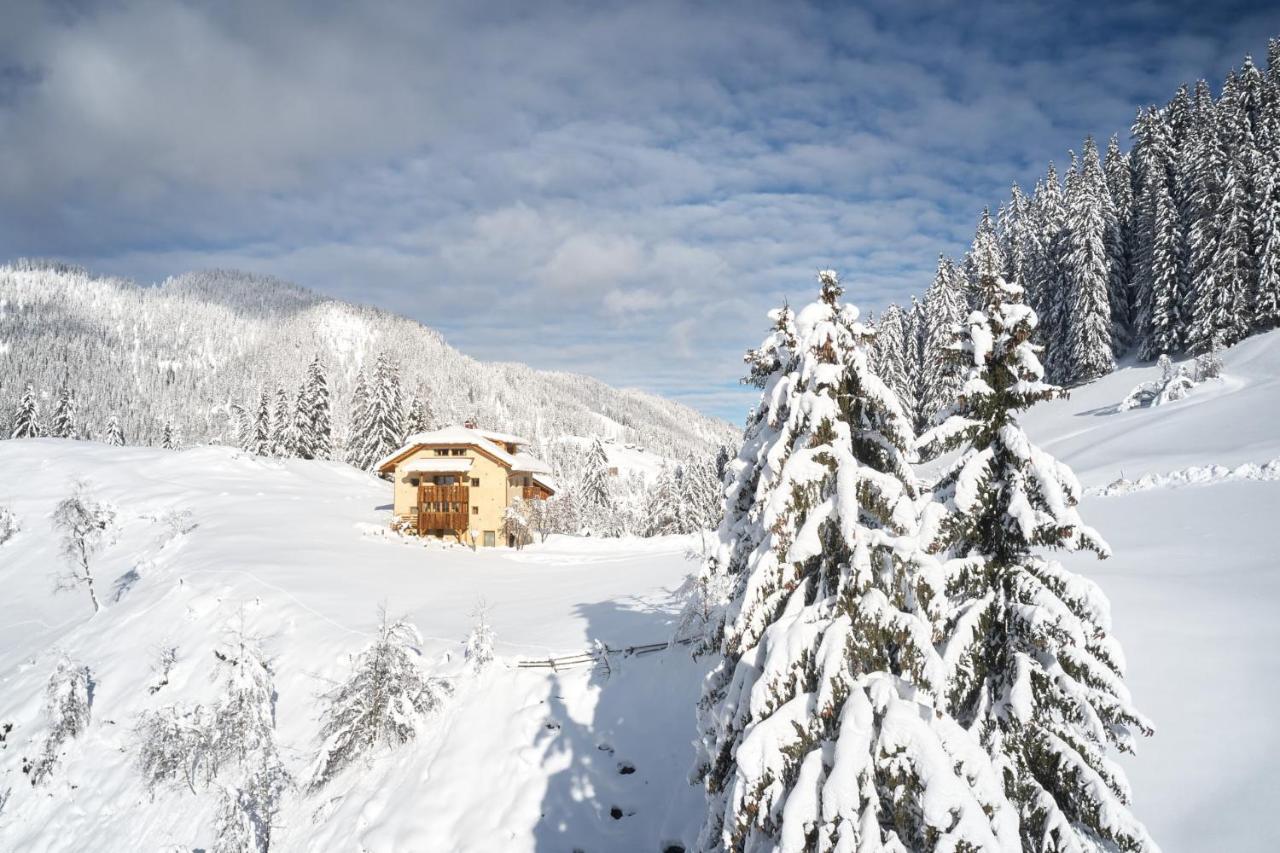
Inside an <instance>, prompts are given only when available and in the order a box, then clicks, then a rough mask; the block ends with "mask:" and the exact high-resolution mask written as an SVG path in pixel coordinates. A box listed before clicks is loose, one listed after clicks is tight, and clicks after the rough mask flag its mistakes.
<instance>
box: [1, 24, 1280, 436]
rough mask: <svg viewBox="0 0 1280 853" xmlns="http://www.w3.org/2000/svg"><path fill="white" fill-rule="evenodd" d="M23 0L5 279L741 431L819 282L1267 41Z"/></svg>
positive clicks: (1189, 27)
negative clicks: (428, 356) (292, 309)
mask: <svg viewBox="0 0 1280 853" xmlns="http://www.w3.org/2000/svg"><path fill="white" fill-rule="evenodd" d="M0 7H3V26H0V140H2V142H3V144H2V146H0V259H14V258H18V257H44V258H58V259H62V260H66V261H70V262H73V263H78V264H81V265H84V266H86V267H87V268H89V269H90V270H91V271H93V272H95V273H103V274H112V275H122V276H127V277H129V278H133V279H135V280H138V281H140V282H144V283H152V282H159V281H162V280H163V279H164V278H166V277H167V276H170V275H176V274H180V273H182V272H186V271H190V270H196V269H206V268H211V267H221V268H234V269H242V270H246V271H249V272H254V273H260V274H268V275H274V276H278V277H280V278H283V279H287V280H289V281H292V282H295V283H297V284H300V285H303V286H305V287H308V288H311V289H314V290H317V291H319V292H321V293H323V294H325V295H329V296H333V297H336V298H341V299H346V300H350V301H356V302H362V303H367V304H372V305H376V306H378V307H381V308H384V309H387V310H390V311H394V312H396V313H400V314H404V315H406V316H409V317H412V318H414V319H416V320H419V321H421V322H423V323H425V324H427V325H429V326H432V327H434V328H437V329H439V330H440V331H442V332H443V333H444V335H445V337H446V338H447V339H448V340H449V341H450V343H452V344H453V345H454V346H456V347H458V348H459V349H461V350H462V351H463V352H466V353H468V354H470V355H474V356H477V357H480V358H484V359H495V360H512V361H522V362H526V363H528V364H530V365H533V366H534V367H539V368H546V369H555V370H568V371H574V372H579V373H586V374H590V375H592V376H596V377H598V378H600V379H602V380H604V381H606V382H609V383H611V384H614V385H618V386H624V387H636V388H641V389H644V390H647V391H652V392H655V393H659V394H663V395H665V396H669V397H672V398H675V399H679V400H682V401H684V402H686V403H688V404H690V405H692V406H695V407H697V408H699V409H701V410H703V411H705V412H708V413H710V414H715V415H720V416H722V417H724V418H726V419H728V420H730V421H733V422H736V423H737V422H741V420H742V417H743V415H744V413H745V411H746V409H747V408H748V407H749V406H750V405H751V403H752V401H753V395H752V389H750V388H744V387H742V386H741V385H740V383H739V378H740V377H741V375H742V372H743V370H742V352H743V351H744V350H745V349H746V348H747V347H750V346H753V345H755V344H756V343H758V342H759V340H760V338H761V337H762V336H763V334H764V333H765V331H766V330H767V326H768V321H767V318H766V313H767V312H768V310H769V309H770V308H772V307H774V306H776V305H779V304H781V303H782V302H783V301H784V300H787V301H790V302H791V303H792V304H796V303H802V302H805V301H808V300H810V299H812V298H813V296H814V295H815V294H816V271H817V270H819V269H825V268H833V269H836V270H838V271H839V272H840V274H841V276H842V278H843V279H844V281H845V283H846V287H847V292H846V297H847V299H849V300H850V301H852V302H854V303H856V304H858V305H859V306H861V307H862V308H863V309H864V310H872V311H877V312H878V311H879V310H881V309H882V308H883V306H884V305H886V304H887V303H889V302H891V301H905V300H908V299H909V298H910V295H911V294H913V293H920V292H922V291H923V290H924V289H925V288H926V287H927V286H928V284H929V282H930V281H931V279H932V276H933V271H934V269H935V267H936V264H937V258H938V255H939V254H940V253H946V254H948V255H952V256H959V255H961V254H962V253H963V252H964V250H965V248H966V247H967V244H968V242H969V240H970V239H971V237H972V233H973V228H974V225H975V223H976V220H977V217H978V215H979V213H980V212H981V210H982V208H983V206H984V205H991V206H993V207H994V206H995V205H997V204H999V202H1000V201H1001V200H1002V199H1003V198H1005V197H1007V194H1008V188H1009V185H1010V183H1011V182H1012V181H1015V180H1016V181H1018V182H1019V183H1020V184H1022V185H1023V186H1024V187H1030V186H1031V185H1033V184H1034V182H1035V179H1036V177H1037V176H1038V175H1039V174H1040V173H1042V172H1043V170H1044V168H1045V166H1046V165H1047V163H1048V162H1049V161H1050V160H1056V161H1057V162H1058V163H1059V164H1064V163H1065V162H1066V160H1067V158H1068V154H1067V152H1068V150H1069V149H1072V148H1074V149H1076V150H1079V148H1080V145H1081V141H1082V140H1083V138H1084V137H1085V135H1086V134H1093V135H1095V136H1097V137H1099V138H1100V139H1101V140H1105V139H1106V138H1107V137H1109V136H1110V135H1111V134H1112V133H1115V132H1120V133H1121V139H1122V142H1124V141H1125V136H1126V134H1127V129H1128V127H1129V126H1130V124H1131V123H1132V119H1133V116H1134V113H1135V111H1136V109H1137V108H1138V107H1139V106H1141V105H1144V104H1150V103H1164V102H1166V101H1167V100H1168V99H1169V97H1170V96H1172V95H1173V93H1174V91H1175V90H1176V88H1177V86H1178V85H1179V84H1181V83H1183V82H1187V83H1191V82H1194V81H1195V80H1196V79H1197V78H1200V77H1204V78H1206V79H1208V80H1209V81H1210V82H1211V83H1212V84H1213V86H1214V89H1215V91H1216V90H1217V88H1218V87H1219V86H1220V85H1221V81H1222V79H1223V77H1224V76H1225V75H1226V74H1227V72H1228V71H1229V70H1230V69H1231V68H1232V67H1235V66H1238V65H1239V63H1240V62H1241V60H1242V59H1243V57H1244V55H1245V54H1246V53H1252V54H1253V55H1254V56H1255V58H1256V59H1257V60H1258V62H1259V64H1262V63H1263V62H1264V61H1265V54H1266V43H1267V38H1268V36H1270V35H1280V5H1277V4H1274V3H1273V4H1256V5H1251V4H1234V3H1230V2H1225V3H1224V2H1219V3H1213V4H1208V3H1199V2H1197V3H1163V4H1162V3H1151V2H1136V3H1130V2H1123V0H1116V2H1106V3H1098V4H1091V3H1082V2H1077V3H1060V2H1044V3H1040V2H1028V3H1019V4H988V3H981V2H972V3H955V4H952V3H935V2H913V3H901V2H899V3H892V2H891V3H865V4H838V3H814V4H808V3H800V2H780V3H755V2H745V0H739V2H723V3H710V2H698V3H674V2H673V3H668V2H629V3H611V2H559V0H539V2H535V3H529V2H513V3H488V2H481V1H480V0H477V2H467V3H444V2H441V3H425V2H403V3H401V2H395V0H390V1H389V2H379V3H365V4H354V3H347V2H310V3H305V4H302V3H298V4H290V3H285V2H273V3H260V2H241V1H240V0H231V2H221V3H210V4H189V3H179V2H131V0H115V2H106V3H85V2H71V0H58V2H30V3H27V2H25V0H23V2H15V0H0ZM1126 144H1127V143H1126ZM405 357H411V355H406V356H405Z"/></svg>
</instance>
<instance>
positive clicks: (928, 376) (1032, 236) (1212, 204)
mask: <svg viewBox="0 0 1280 853" xmlns="http://www.w3.org/2000/svg"><path fill="white" fill-rule="evenodd" d="M1130 143H1131V144H1130V146H1129V150H1128V151H1124V150H1122V146H1121V142H1120V139H1119V137H1118V136H1112V137H1111V140H1110V142H1109V143H1108V145H1107V149H1106V152H1105V154H1103V153H1101V152H1100V151H1099V148H1098V145H1097V144H1096V143H1095V142H1094V140H1093V139H1092V138H1088V139H1085V141H1084V144H1083V146H1082V148H1081V151H1080V153H1079V154H1078V155H1077V154H1076V152H1071V153H1070V157H1069V163H1068V166H1067V169H1066V175H1065V180H1064V179H1063V178H1061V177H1059V173H1058V171H1057V169H1056V167H1055V166H1054V164H1052V163H1050V164H1049V166H1048V169H1047V171H1046V172H1045V174H1044V176H1043V177H1042V178H1041V179H1039V180H1038V181H1037V182H1036V185H1035V187H1034V189H1033V190H1032V192H1031V193H1030V194H1027V193H1025V192H1024V191H1023V190H1022V189H1021V188H1020V187H1019V186H1018V185H1017V184H1016V183H1015V184H1014V185H1013V188H1012V190H1011V192H1010V196H1009V199H1008V201H1006V202H1005V203H1003V204H1002V205H1000V207H999V208H998V210H997V212H996V213H995V215H992V214H991V213H990V212H989V211H984V212H983V213H982V216H981V217H980V220H979V223H978V229H977V234H976V235H975V237H974V240H973V244H972V248H971V250H970V251H969V252H968V254H967V255H966V256H965V257H964V258H963V259H962V260H958V261H957V260H954V259H951V258H947V257H942V258H939V262H938V272H937V275H936V277H935V279H934V282H933V284H932V286H931V287H930V288H929V289H928V291H927V292H926V293H925V295H924V298H923V300H919V301H917V300H915V299H913V300H912V301H911V304H910V307H905V308H904V307H902V306H898V305H891V306H889V308H887V309H886V310H885V311H884V312H883V314H882V315H881V317H880V321H879V330H880V341H879V346H878V362H879V367H880V370H881V372H882V373H883V374H884V375H885V376H886V378H887V379H888V381H889V382H890V384H891V385H893V387H894V390H896V391H897V392H898V394H899V396H900V397H901V399H902V400H903V402H904V403H905V404H906V405H907V407H908V408H909V409H910V410H911V411H912V412H913V414H914V415H915V419H916V422H917V425H918V426H920V427H924V426H925V425H926V424H928V423H929V422H930V420H931V419H932V418H933V416H934V415H935V414H936V413H937V412H938V410H939V409H941V408H942V407H943V406H945V405H946V404H948V403H949V402H950V401H951V400H952V399H953V398H954V396H955V394H956V392H957V390H958V389H959V374H958V372H957V370H956V368H955V366H954V362H951V361H949V360H947V359H946V358H944V357H943V354H944V351H945V349H946V347H947V346H948V345H949V344H950V341H951V330H952V328H953V326H954V324H955V323H957V322H959V321H960V320H961V319H962V317H963V315H964V314H965V313H966V312H967V311H968V310H969V309H970V308H972V307H975V306H976V301H975V300H976V293H977V291H976V287H975V284H976V282H977V281H978V280H979V278H980V277H981V275H982V273H983V272H984V271H986V270H990V271H993V272H999V273H1001V274H1002V275H1004V277H1005V278H1006V279H1008V280H1009V281H1017V282H1022V283H1023V284H1024V285H1025V286H1026V288H1027V295H1028V301H1029V302H1030V303H1031V305H1032V307H1034V308H1035V310H1036V313H1037V314H1038V315H1039V317H1040V325H1039V328H1038V331H1037V335H1036V342H1037V343H1039V344H1041V345H1042V346H1043V347H1044V356H1043V357H1044V361H1045V368H1046V371H1047V377H1048V379H1049V380H1050V381H1052V382H1055V383H1058V384H1061V385H1076V384H1080V383H1083V382H1088V381H1090V380H1093V379H1096V378H1098V377H1099V376H1103V375H1105V374H1107V373H1110V372H1111V371H1112V370H1114V369H1115V367H1116V362H1117V359H1123V358H1125V357H1132V358H1138V359H1141V360H1144V361H1145V360H1152V359H1155V358H1156V357H1158V356H1159V355H1161V354H1168V355H1172V356H1176V355H1180V354H1200V353H1205V352H1208V351H1211V350H1214V349H1219V348H1221V347H1224V346H1230V345H1232V344H1235V343H1237V342H1238V341H1240V340H1242V339H1244V338H1245V337H1248V336H1249V335H1252V334H1255V333H1257V332H1261V331H1265V330H1267V329H1271V328H1275V327H1276V326H1277V325H1280V39H1272V40H1271V42H1270V47H1269V50H1268V62H1267V69H1266V71H1263V70H1261V69H1259V68H1258V67H1257V66H1256V65H1255V64H1254V62H1253V60H1252V59H1251V58H1248V57H1246V58H1245V60H1244V63H1243V65H1242V66H1241V67H1240V68H1239V69H1236V70H1234V71H1232V72H1231V73H1230V74H1229V75H1228V76H1227V79H1226V81H1225V82H1224V83H1223V84H1222V87H1221V89H1220V91H1219V94H1218V96H1217V97H1216V98H1215V97H1214V94H1213V90H1212V89H1211V87H1210V85H1209V83H1208V82H1207V81H1205V80H1200V81H1198V82H1196V83H1195V84H1194V85H1193V86H1185V85H1184V86H1182V87H1181V88H1179V89H1178V91H1177V93H1176V94H1175V95H1174V96H1173V99H1172V100H1170V101H1169V103H1168V104H1166V105H1165V106H1164V107H1156V106H1149V107H1146V108H1143V109H1140V110H1139V111H1138V115H1137V118H1136V119H1135V121H1134V124H1133V127H1132V129H1131V131H1130Z"/></svg>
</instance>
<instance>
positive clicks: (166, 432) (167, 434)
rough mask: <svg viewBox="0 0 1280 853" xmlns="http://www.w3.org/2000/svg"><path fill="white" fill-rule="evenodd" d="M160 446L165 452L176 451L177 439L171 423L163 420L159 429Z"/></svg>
mask: <svg viewBox="0 0 1280 853" xmlns="http://www.w3.org/2000/svg"><path fill="white" fill-rule="evenodd" d="M160 446H161V447H162V448H164V449H165V450H177V449H178V437H177V435H175V433H174V429H173V421H171V420H169V419H168V418H165V421H164V425H163V426H161V428H160Z"/></svg>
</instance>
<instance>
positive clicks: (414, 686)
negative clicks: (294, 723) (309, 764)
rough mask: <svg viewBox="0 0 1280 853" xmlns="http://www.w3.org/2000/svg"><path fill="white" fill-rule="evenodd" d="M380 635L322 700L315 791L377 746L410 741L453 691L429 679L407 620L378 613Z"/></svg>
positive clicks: (442, 682)
mask: <svg viewBox="0 0 1280 853" xmlns="http://www.w3.org/2000/svg"><path fill="white" fill-rule="evenodd" d="M380 617H381V619H380V624H379V625H378V633H377V636H376V637H375V638H374V640H373V642H371V643H370V644H369V645H367V646H366V647H365V648H364V650H363V651H361V652H360V654H358V655H357V656H356V658H355V660H354V661H353V665H352V669H351V674H350V675H349V676H348V677H347V679H346V680H345V681H343V682H342V683H341V684H339V685H337V686H336V687H335V688H334V689H333V690H331V691H330V692H329V693H327V694H326V695H325V696H324V697H323V701H324V705H325V707H324V711H323V712H322V717H321V726H320V734H321V737H323V738H324V744H323V746H322V747H321V749H320V755H319V757H318V758H317V760H316V763H315V766H314V768H313V771H312V774H311V776H312V779H311V784H310V786H309V790H310V791H318V790H319V789H321V788H322V787H324V786H325V785H326V784H328V783H329V781H330V780H332V779H333V777H334V776H336V775H337V774H338V773H339V772H340V771H341V770H342V769H343V768H345V767H347V766H348V765H349V764H351V763H352V762H354V761H355V760H357V759H359V758H362V757H364V756H367V755H369V754H370V753H371V752H372V751H373V750H374V749H376V748H377V747H379V746H383V745H386V746H398V745H400V744H403V743H406V742H407V741H409V740H411V739H412V738H413V737H414V736H415V735H416V734H417V732H418V727H419V725H420V724H421V722H422V720H423V719H424V718H425V717H426V716H427V715H428V714H430V713H431V712H433V711H435V710H437V709H438V708H440V706H441V705H442V704H443V702H444V699H445V697H447V696H448V695H449V694H450V693H451V692H452V690H453V688H452V685H450V683H449V682H448V681H447V680H444V679H438V678H431V677H428V676H427V674H426V672H425V671H424V670H423V667H422V663H421V657H422V652H421V650H420V649H421V646H422V636H421V635H420V634H419V633H418V629H417V628H415V627H414V626H413V625H412V624H410V623H409V622H407V621H405V620H403V619H400V620H397V621H395V622H391V621H390V620H389V619H388V617H387V613H386V610H385V609H383V610H382V611H381V612H380Z"/></svg>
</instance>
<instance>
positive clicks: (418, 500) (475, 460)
mask: <svg viewBox="0 0 1280 853" xmlns="http://www.w3.org/2000/svg"><path fill="white" fill-rule="evenodd" d="M528 444H529V442H527V441H526V440H524V439H523V438H520V437H518V436H514V435H507V434H505V433H500V432H492V431H490V430H483V429H475V428H473V427H471V426H469V425H468V426H451V427H445V428H444V429H438V430H434V431H432V432H421V433H417V434H415V435H411V436H409V437H408V438H407V439H406V440H405V444H404V446H403V447H401V448H400V449H399V450H397V451H395V452H394V453H392V454H391V455H390V456H387V457H386V458H385V459H382V460H381V461H380V462H378V464H377V467H376V470H377V472H378V473H379V474H383V475H385V476H390V477H391V479H392V482H393V483H394V484H395V488H394V495H395V497H394V509H393V511H394V521H393V523H394V524H395V526H397V527H398V528H400V529H406V528H407V529H410V530H413V531H415V532H416V533H417V534H418V535H420V536H435V537H439V538H446V537H452V538H454V539H456V540H457V541H459V542H463V543H466V544H469V545H483V546H485V547H487V548H492V547H494V546H495V545H497V544H498V543H499V541H500V540H501V539H503V538H504V537H503V535H502V529H503V517H504V515H505V513H506V509H507V507H508V506H511V504H512V503H513V502H514V501H515V500H516V499H517V498H520V499H523V500H546V499H547V498H549V497H551V495H553V494H555V483H554V481H553V480H552V479H551V469H550V467H548V466H547V464H546V463H544V462H542V461H540V460H538V459H535V458H534V457H533V456H531V455H530V454H529V453H528V452H526V450H525V448H526V447H527V446H528ZM505 544H507V545H513V544H515V543H513V542H506V543H505Z"/></svg>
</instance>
